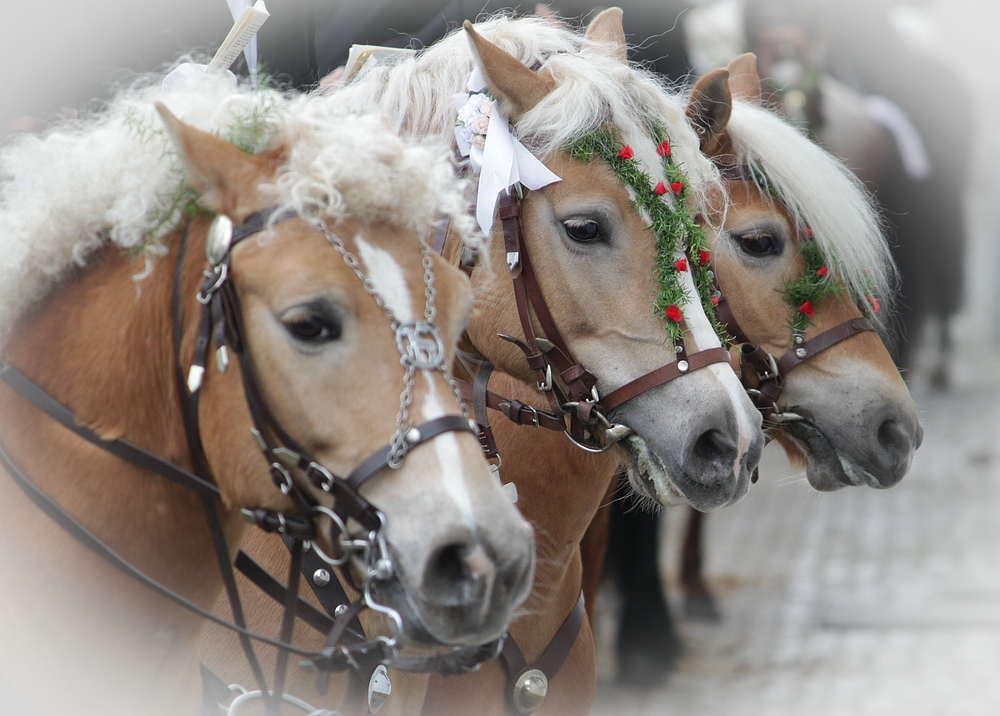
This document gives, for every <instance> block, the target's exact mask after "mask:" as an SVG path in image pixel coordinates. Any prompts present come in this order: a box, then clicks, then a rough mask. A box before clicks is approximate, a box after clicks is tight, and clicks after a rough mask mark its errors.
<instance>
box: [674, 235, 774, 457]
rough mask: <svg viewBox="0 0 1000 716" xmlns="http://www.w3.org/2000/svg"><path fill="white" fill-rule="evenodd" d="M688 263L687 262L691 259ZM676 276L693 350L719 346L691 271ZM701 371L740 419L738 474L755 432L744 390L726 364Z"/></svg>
mask: <svg viewBox="0 0 1000 716" xmlns="http://www.w3.org/2000/svg"><path fill="white" fill-rule="evenodd" d="M676 258H684V254H683V252H681V253H679V254H678V256H677V257H676ZM688 263H689V264H690V261H689V262H688ZM677 276H678V278H679V279H680V282H681V285H682V286H683V287H684V293H685V294H686V295H688V296H690V297H691V299H692V300H690V301H688V302H687V303H686V304H685V305H684V306H683V308H682V310H683V313H684V322H685V325H686V326H687V328H688V329H689V331H690V333H689V337H690V341H691V342H692V343H694V346H695V349H696V350H699V351H703V350H706V349H708V348H718V347H719V346H721V345H722V342H721V341H720V340H719V337H718V336H717V335H715V329H714V328H713V327H712V322H711V321H710V320H708V316H706V315H705V309H704V307H703V306H702V303H701V299H700V297H699V295H698V290H697V289H696V288H695V285H694V276H692V274H691V271H678V272H677ZM703 370H708V371H711V373H712V376H713V377H714V378H715V380H716V382H717V383H720V384H721V385H722V386H723V388H724V389H725V391H726V393H728V394H729V399H730V400H731V401H732V404H733V412H734V413H735V415H736V419H737V420H738V421H739V445H738V446H737V447H738V449H737V451H736V462H734V463H733V474H736V475H739V474H740V458H742V457H743V455H745V454H746V452H747V450H749V449H750V440H751V438H752V437H753V435H754V434H755V433H756V430H755V428H754V426H753V425H752V424H751V423H750V418H749V416H748V415H747V411H746V407H745V406H746V405H747V396H746V391H745V390H744V388H743V386H742V385H741V384H740V382H739V379H737V377H736V374H735V373H734V372H733V369H732V368H730V367H729V364H728V363H713V364H712V365H710V366H708V367H707V368H704V369H703Z"/></svg>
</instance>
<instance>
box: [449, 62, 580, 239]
mask: <svg viewBox="0 0 1000 716" xmlns="http://www.w3.org/2000/svg"><path fill="white" fill-rule="evenodd" d="M485 87H486V78H485V77H484V76H483V73H482V71H481V70H480V69H479V68H478V67H477V68H476V69H475V70H473V72H472V74H471V75H470V76H469V83H468V88H469V92H470V93H477V92H482V91H483V90H484V89H485ZM454 101H455V109H456V111H459V110H461V109H462V108H463V107H464V106H465V105H466V103H468V101H469V95H468V94H456V95H454ZM489 114H490V122H489V128H488V129H487V130H486V143H485V145H484V146H483V147H482V148H480V147H477V146H475V145H474V144H472V143H470V142H469V141H468V139H467V138H466V136H465V133H464V132H463V131H462V128H461V127H456V129H455V138H456V140H457V141H458V148H459V151H460V152H461V153H462V156H465V157H469V162H470V164H471V165H472V169H473V171H475V172H477V173H478V174H479V194H478V197H477V202H476V220H477V221H478V222H479V226H480V228H481V229H482V230H483V233H484V234H486V235H487V236H488V235H489V233H490V229H491V228H492V227H493V215H494V214H495V212H496V206H497V201H498V200H499V198H500V193H501V192H504V191H507V190H508V189H510V187H512V186H514V185H515V184H518V183H520V184H523V185H524V186H526V187H527V188H528V189H531V190H537V189H541V188H542V187H543V186H546V185H548V184H552V183H554V182H557V181H562V179H561V178H560V177H559V176H557V175H556V174H554V173H552V172H551V171H550V170H549V169H548V167H546V166H545V165H544V164H542V163H541V162H540V161H539V160H538V159H537V158H536V157H535V156H534V155H533V154H532V153H531V152H529V151H528V149H527V148H526V147H525V146H524V145H523V144H521V143H520V142H519V141H518V140H517V139H516V138H515V137H514V136H513V135H512V134H511V133H510V125H509V123H508V121H507V117H505V116H504V115H503V114H502V113H501V112H500V107H499V105H498V103H497V101H496V100H493V101H492V103H491V109H490V113H489Z"/></svg>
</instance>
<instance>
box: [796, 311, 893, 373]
mask: <svg viewBox="0 0 1000 716" xmlns="http://www.w3.org/2000/svg"><path fill="white" fill-rule="evenodd" d="M874 330H875V326H873V325H872V324H871V321H869V320H868V319H867V318H865V317H864V316H861V317H858V318H852V319H850V320H849V321H844V322H843V323H841V324H840V325H839V326H835V327H834V328H831V329H829V330H827V331H823V332H822V333H820V334H819V335H818V336H815V337H813V338H810V339H809V340H808V341H806V342H805V343H803V344H802V345H800V346H798V347H796V348H793V349H792V350H790V351H788V352H787V353H785V355H783V356H781V358H779V359H778V372H779V373H780V374H781V375H782V376H783V377H784V376H786V375H788V374H789V373H790V372H791V371H792V369H793V368H795V367H796V366H798V365H799V364H800V363H804V362H805V361H807V360H809V359H810V358H813V357H815V356H816V355H818V354H820V353H822V352H823V351H825V350H826V349H827V348H832V347H833V346H835V345H837V344H838V343H840V342H841V341H844V340H847V339H848V338H850V337H851V336H855V335H857V334H858V333H866V332H868V331H874ZM800 351H801V352H802V353H801V355H800V353H799V352H800Z"/></svg>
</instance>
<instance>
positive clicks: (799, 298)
mask: <svg viewBox="0 0 1000 716" xmlns="http://www.w3.org/2000/svg"><path fill="white" fill-rule="evenodd" d="M799 235H800V237H801V238H802V241H801V242H800V247H799V253H800V254H801V255H802V258H803V259H804V260H805V263H806V268H805V271H803V272H802V273H801V274H800V275H799V277H798V278H796V279H794V280H792V281H789V282H788V283H787V284H785V300H786V301H787V302H788V303H789V304H790V305H791V306H792V307H793V308H794V309H795V313H793V314H792V318H791V320H790V324H791V325H790V327H791V329H792V332H793V333H796V334H800V333H802V332H804V331H805V330H806V327H807V326H809V325H810V324H811V323H812V321H811V320H810V319H811V318H812V317H813V314H814V313H815V312H816V306H818V305H819V303H820V301H822V300H823V299H824V298H826V297H827V296H831V295H836V294H839V293H841V292H843V291H844V285H843V284H842V283H840V281H835V280H834V278H833V274H832V272H831V271H830V268H829V266H827V263H826V256H824V255H823V249H821V248H820V247H819V244H817V243H816V242H815V241H813V240H812V236H811V232H810V231H808V227H807V229H806V230H804V231H802V232H800V233H799Z"/></svg>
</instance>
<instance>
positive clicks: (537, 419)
mask: <svg viewBox="0 0 1000 716" xmlns="http://www.w3.org/2000/svg"><path fill="white" fill-rule="evenodd" d="M455 382H456V383H457V384H458V389H459V392H460V393H461V394H462V397H463V398H464V399H465V400H470V401H474V400H475V395H476V387H475V385H473V384H470V383H467V382H466V381H464V380H458V379H456V380H455ZM484 401H485V404H486V407H487V408H489V409H491V410H496V411H499V412H501V413H503V414H504V415H505V416H507V419H508V420H510V421H511V422H512V423H515V424H517V425H534V426H535V427H539V428H545V429H546V430H554V431H556V432H560V433H561V432H562V431H563V430H565V429H566V421H565V420H564V418H563V416H562V415H556V414H555V413H552V412H549V411H548V410H545V409H543V408H536V407H534V406H532V405H528V404H527V403H522V402H521V401H520V400H514V399H513V398H505V397H504V396H502V395H500V394H498V393H494V392H493V391H492V390H487V391H486V393H485V397H484ZM476 422H478V423H479V424H480V425H482V423H481V422H480V420H479V417H478V415H477V417H476Z"/></svg>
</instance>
